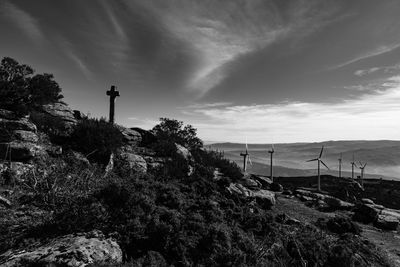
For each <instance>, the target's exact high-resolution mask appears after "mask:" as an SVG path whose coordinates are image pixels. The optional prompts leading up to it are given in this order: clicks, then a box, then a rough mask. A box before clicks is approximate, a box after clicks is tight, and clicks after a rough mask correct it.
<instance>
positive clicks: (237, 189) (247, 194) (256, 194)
mask: <svg viewBox="0 0 400 267" xmlns="http://www.w3.org/2000/svg"><path fill="white" fill-rule="evenodd" d="M226 189H227V190H228V192H229V193H231V194H236V195H238V196H241V197H244V198H250V199H256V201H257V202H258V203H259V204H261V205H263V206H267V207H271V206H273V205H275V203H276V200H275V193H274V192H271V191H269V190H263V189H259V190H250V189H248V188H246V187H244V186H243V185H241V184H238V183H231V184H229V186H228V187H227V188H226Z"/></svg>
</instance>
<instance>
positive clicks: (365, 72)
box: [354, 64, 400, 77]
mask: <svg viewBox="0 0 400 267" xmlns="http://www.w3.org/2000/svg"><path fill="white" fill-rule="evenodd" d="M399 70H400V64H396V65H393V66H383V67H373V68H370V69H365V70H357V71H355V72H354V75H356V76H360V77H361V76H365V75H368V74H371V73H374V72H377V71H383V72H384V73H395V72H398V71H399Z"/></svg>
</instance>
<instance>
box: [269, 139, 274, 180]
mask: <svg viewBox="0 0 400 267" xmlns="http://www.w3.org/2000/svg"><path fill="white" fill-rule="evenodd" d="M274 152H275V149H274V144H272V145H271V150H268V153H269V154H270V158H271V164H270V176H269V177H270V179H271V181H272V182H274V167H273V165H272V158H273V155H274Z"/></svg>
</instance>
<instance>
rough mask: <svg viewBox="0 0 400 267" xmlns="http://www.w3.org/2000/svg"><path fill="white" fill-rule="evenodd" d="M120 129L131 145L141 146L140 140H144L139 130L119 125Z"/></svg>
mask: <svg viewBox="0 0 400 267" xmlns="http://www.w3.org/2000/svg"><path fill="white" fill-rule="evenodd" d="M117 127H118V129H119V130H120V132H121V134H122V135H123V138H124V141H125V143H126V144H128V145H130V146H139V144H140V142H141V141H142V136H141V135H140V133H139V132H137V131H135V130H132V129H129V128H125V127H123V126H117Z"/></svg>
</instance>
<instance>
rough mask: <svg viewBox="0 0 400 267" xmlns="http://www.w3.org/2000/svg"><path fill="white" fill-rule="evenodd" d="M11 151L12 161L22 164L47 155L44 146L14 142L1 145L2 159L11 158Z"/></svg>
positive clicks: (0, 154)
mask: <svg viewBox="0 0 400 267" xmlns="http://www.w3.org/2000/svg"><path fill="white" fill-rule="evenodd" d="M10 151H11V160H12V161H22V162H24V161H28V160H30V159H32V158H34V157H37V156H43V155H46V154H47V153H46V151H45V150H44V148H43V147H42V146H39V145H36V144H34V143H27V142H17V141H14V142H10V143H8V144H0V158H3V159H4V158H9V157H10Z"/></svg>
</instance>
